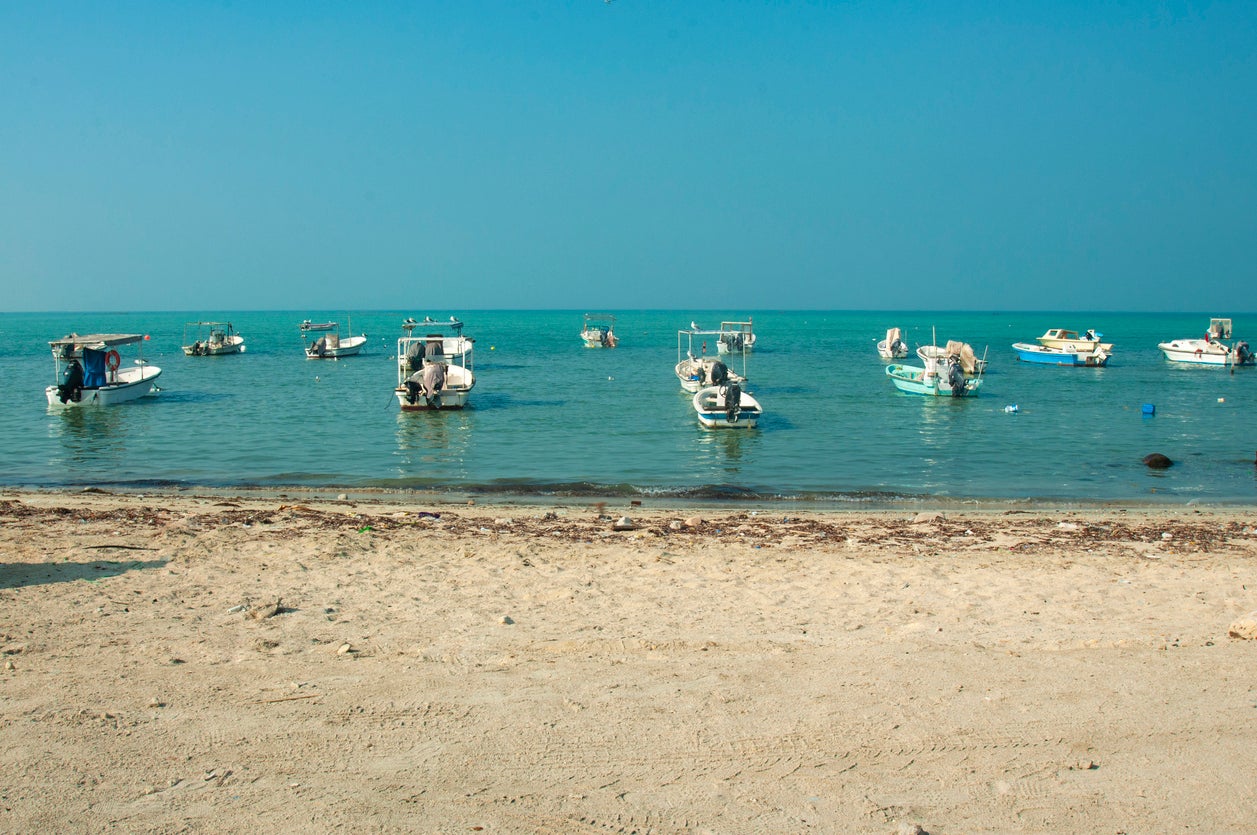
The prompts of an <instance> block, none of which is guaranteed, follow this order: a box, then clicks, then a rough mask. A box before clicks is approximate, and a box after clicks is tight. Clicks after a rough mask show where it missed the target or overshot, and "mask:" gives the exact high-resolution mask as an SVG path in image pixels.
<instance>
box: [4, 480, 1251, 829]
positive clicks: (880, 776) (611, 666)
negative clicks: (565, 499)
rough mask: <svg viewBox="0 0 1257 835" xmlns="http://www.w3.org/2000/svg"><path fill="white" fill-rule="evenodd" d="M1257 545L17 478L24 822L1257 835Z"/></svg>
mask: <svg viewBox="0 0 1257 835" xmlns="http://www.w3.org/2000/svg"><path fill="white" fill-rule="evenodd" d="M623 515H628V516H629V517H631V519H632V521H633V529H632V530H623V531H620V530H614V527H615V522H616V521H617V520H618V519H619V518H620V517H621V516H623ZM1255 525H1257V513H1255V512H1253V511H1250V510H1247V509H1239V510H1208V509H1190V508H1159V509H1147V508H1126V509H1123V508H1112V507H1106V508H1103V509H1096V510H1089V511H1079V510H1060V511H1052V510H1032V511H1024V512H1017V511H1008V512H983V513H979V512H956V511H947V512H943V513H918V512H916V511H902V512H899V511H886V512H877V513H870V512H855V513H849V512H843V513H811V512H796V511H795V510H793V509H789V510H781V509H775V508H770V509H758V510H750V509H738V508H728V507H721V508H715V509H713V508H710V507H708V508H703V509H681V508H676V507H668V508H651V507H650V506H649V503H647V506H646V507H645V508H641V507H630V506H628V504H627V503H624V502H619V503H617V502H610V503H608V504H607V505H606V506H604V507H596V506H587V505H567V506H551V505H526V506H525V505H494V506H469V505H466V504H462V503H455V502H453V501H450V502H440V501H434V502H431V503H418V504H416V503H409V502H401V501H396V502H394V501H391V500H379V501H326V500H324V501H317V502H315V501H307V500H304V499H296V500H294V499H292V498H282V497H265V498H262V497H245V498H225V497H220V496H202V497H196V496H188V495H166V494H163V495H158V496H152V495H150V496H145V497H139V496H133V495H132V496H118V495H110V494H102V493H35V492H13V491H8V492H5V493H3V494H0V548H2V550H0V633H2V634H0V649H2V652H3V660H4V668H3V670H0V681H2V682H3V684H2V685H0V688H2V689H0V693H2V701H0V706H2V708H3V731H2V733H3V743H4V744H3V753H2V754H0V790H2V791H3V798H2V804H0V808H2V809H3V815H0V828H2V829H3V830H4V831H9V832H32V831H67V830H69V831H100V830H105V829H112V830H119V831H158V832H182V831H191V832H201V831H244V830H249V831H261V832H270V831H275V832H278V831H291V830H294V829H299V828H304V829H305V830H306V831H312V832H313V831H328V830H336V829H343V830H353V831H384V832H390V831H419V832H471V831H483V832H546V833H569V832H577V833H631V832H637V833H647V832H652V833H689V832H694V833H698V832H713V833H725V832H746V833H761V832H780V833H794V832H806V831H815V832H881V833H893V832H899V831H913V829H912V828H913V827H920V829H921V830H923V831H926V832H932V833H960V832H966V833H971V832H1151V831H1169V830H1190V831H1201V832H1241V831H1251V829H1252V828H1253V822H1252V819H1251V817H1252V816H1251V812H1252V810H1253V809H1254V808H1257V759H1255V758H1254V756H1253V753H1252V752H1253V751H1254V750H1257V641H1251V640H1243V639H1238V638H1232V637H1228V630H1229V628H1230V626H1231V625H1232V624H1233V623H1234V622H1236V621H1237V620H1239V619H1241V618H1242V617H1243V616H1245V615H1246V614H1248V613H1250V612H1252V611H1254V610H1257V530H1255V527H1254V526H1255Z"/></svg>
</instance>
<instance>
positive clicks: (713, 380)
mask: <svg viewBox="0 0 1257 835" xmlns="http://www.w3.org/2000/svg"><path fill="white" fill-rule="evenodd" d="M719 336H720V331H710V330H700V329H699V328H698V326H697V325H694V324H693V323H691V328H690V329H689V330H681V331H677V364H676V366H675V367H674V369H673V370H674V371H675V372H676V375H677V380H678V381H679V382H680V383H681V390H682V391H687V392H689V393H691V394H693V393H694V392H697V391H698V390H699V389H701V388H704V387H705V386H711V385H718V384H719V383H722V382H732V383H737V384H739V385H744V384H745V383H746V355H745V354H743V355H742V371H741V373H738V372H736V371H734V370H733V369H731V368H729V367H728V366H727V365H726V364H725V362H724V360H722V359H720V358H719V357H718V356H709V355H708V354H707V337H711V338H712V339H713V340H714V339H715V338H717V337H719ZM695 341H698V342H699V343H700V345H701V347H700V353H699V354H698V355H697V356H695V355H694V342H695Z"/></svg>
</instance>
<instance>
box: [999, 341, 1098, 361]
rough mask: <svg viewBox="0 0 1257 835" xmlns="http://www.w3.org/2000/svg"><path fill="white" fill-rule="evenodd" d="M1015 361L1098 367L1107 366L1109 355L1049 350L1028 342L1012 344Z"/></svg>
mask: <svg viewBox="0 0 1257 835" xmlns="http://www.w3.org/2000/svg"><path fill="white" fill-rule="evenodd" d="M1013 350H1014V351H1016V352H1017V359H1019V360H1021V361H1022V362H1031V363H1036V364H1038V365H1067V366H1090V367H1099V366H1103V365H1106V364H1108V361H1109V355H1108V354H1106V353H1104V352H1103V351H1097V350H1090V351H1069V350H1064V349H1061V348H1049V347H1048V346H1046V345H1031V344H1030V343H1028V342H1017V343H1014V344H1013Z"/></svg>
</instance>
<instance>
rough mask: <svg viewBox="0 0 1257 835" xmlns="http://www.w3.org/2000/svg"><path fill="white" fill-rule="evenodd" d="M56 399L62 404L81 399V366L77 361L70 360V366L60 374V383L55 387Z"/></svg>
mask: <svg viewBox="0 0 1257 835" xmlns="http://www.w3.org/2000/svg"><path fill="white" fill-rule="evenodd" d="M57 399H58V400H60V401H61V402H62V403H66V402H68V401H71V400H72V401H74V402H75V403H78V402H79V401H80V400H82V399H83V366H81V365H79V361H78V360H70V364H69V365H67V366H66V367H65V371H63V372H61V382H60V384H58V385H57Z"/></svg>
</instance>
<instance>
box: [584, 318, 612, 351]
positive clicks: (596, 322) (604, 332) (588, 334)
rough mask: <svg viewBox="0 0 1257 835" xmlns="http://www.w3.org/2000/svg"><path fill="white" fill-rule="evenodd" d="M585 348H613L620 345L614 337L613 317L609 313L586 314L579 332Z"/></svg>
mask: <svg viewBox="0 0 1257 835" xmlns="http://www.w3.org/2000/svg"><path fill="white" fill-rule="evenodd" d="M580 338H581V341H582V342H584V343H585V347H586V348H614V347H615V346H617V345H619V344H620V338H619V337H618V336H616V335H615V316H613V315H611V314H610V313H586V314H585V325H584V327H582V328H581V332H580Z"/></svg>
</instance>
